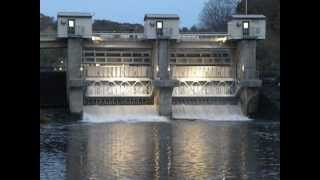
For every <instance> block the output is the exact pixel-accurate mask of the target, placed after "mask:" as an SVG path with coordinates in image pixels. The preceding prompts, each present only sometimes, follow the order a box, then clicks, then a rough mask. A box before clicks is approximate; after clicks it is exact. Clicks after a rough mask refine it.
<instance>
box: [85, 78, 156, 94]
mask: <svg viewBox="0 0 320 180" xmlns="http://www.w3.org/2000/svg"><path fill="white" fill-rule="evenodd" d="M152 92H153V87H152V85H151V81H145V82H141V81H135V82H129V81H102V82H93V83H92V84H89V85H87V86H86V88H85V96H86V97H136V96H139V97H141V96H151V94H152Z"/></svg>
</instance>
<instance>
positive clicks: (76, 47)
mask: <svg viewBox="0 0 320 180" xmlns="http://www.w3.org/2000/svg"><path fill="white" fill-rule="evenodd" d="M81 54H82V39H80V38H69V39H68V58H67V96H68V104H69V110H70V113H72V114H79V115H81V114H82V110H83V85H82V77H81V71H80V67H81Z"/></svg>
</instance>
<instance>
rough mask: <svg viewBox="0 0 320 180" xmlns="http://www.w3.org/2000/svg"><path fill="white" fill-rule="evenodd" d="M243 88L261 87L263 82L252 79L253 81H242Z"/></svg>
mask: <svg viewBox="0 0 320 180" xmlns="http://www.w3.org/2000/svg"><path fill="white" fill-rule="evenodd" d="M240 86H241V87H261V86H262V81H261V80H259V79H252V80H242V81H240Z"/></svg>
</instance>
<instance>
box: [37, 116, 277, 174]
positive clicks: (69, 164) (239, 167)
mask: <svg viewBox="0 0 320 180" xmlns="http://www.w3.org/2000/svg"><path fill="white" fill-rule="evenodd" d="M279 131H280V124H279V123H277V122H257V121H248V122H212V121H171V122H169V123H168V122H144V123H125V122H113V123H98V124H97V123H83V122H78V123H72V124H48V125H45V126H40V132H41V136H40V138H41V142H40V143H41V144H40V147H41V151H40V176H41V179H42V180H51V179H52V180H60V179H61V180H64V179H67V180H109V179H110V180H113V179H133V180H144V179H145V180H152V179H164V180H165V179H178V180H180V179H181V180H184V179H208V180H209V179H210V180H214V179H219V180H220V179H221V180H229V179H234V180H242V179H258V180H273V179H280V152H279V151H280V132H279Z"/></svg>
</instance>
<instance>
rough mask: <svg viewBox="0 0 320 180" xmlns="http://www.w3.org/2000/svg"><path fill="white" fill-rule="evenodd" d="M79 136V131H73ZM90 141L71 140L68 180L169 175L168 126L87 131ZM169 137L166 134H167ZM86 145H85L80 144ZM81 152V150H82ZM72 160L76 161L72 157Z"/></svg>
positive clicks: (108, 127)
mask: <svg viewBox="0 0 320 180" xmlns="http://www.w3.org/2000/svg"><path fill="white" fill-rule="evenodd" d="M74 130H75V131H77V132H75V133H76V134H77V133H78V132H79V129H74ZM83 130H85V131H86V132H82V133H86V134H87V135H86V137H87V139H86V140H85V141H83V140H80V139H78V138H79V137H78V136H72V137H71V138H70V139H69V142H68V144H69V154H72V155H71V156H69V157H70V158H69V162H70V163H68V166H67V168H68V167H69V168H70V169H68V170H67V172H68V179H159V178H160V176H161V178H162V177H167V176H168V169H167V164H168V155H167V151H166V148H164V147H166V146H168V144H169V143H168V136H165V135H164V136H163V135H161V134H159V132H160V131H161V132H166V131H167V132H169V131H170V126H169V124H162V125H157V124H155V125H151V126H150V124H149V125H148V124H121V123H113V124H108V125H100V126H90V127H87V128H84V129H83ZM164 134H166V133H164ZM79 142H82V143H83V142H85V143H83V144H82V143H79ZM79 150H80V151H79ZM72 157H73V158H72Z"/></svg>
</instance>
